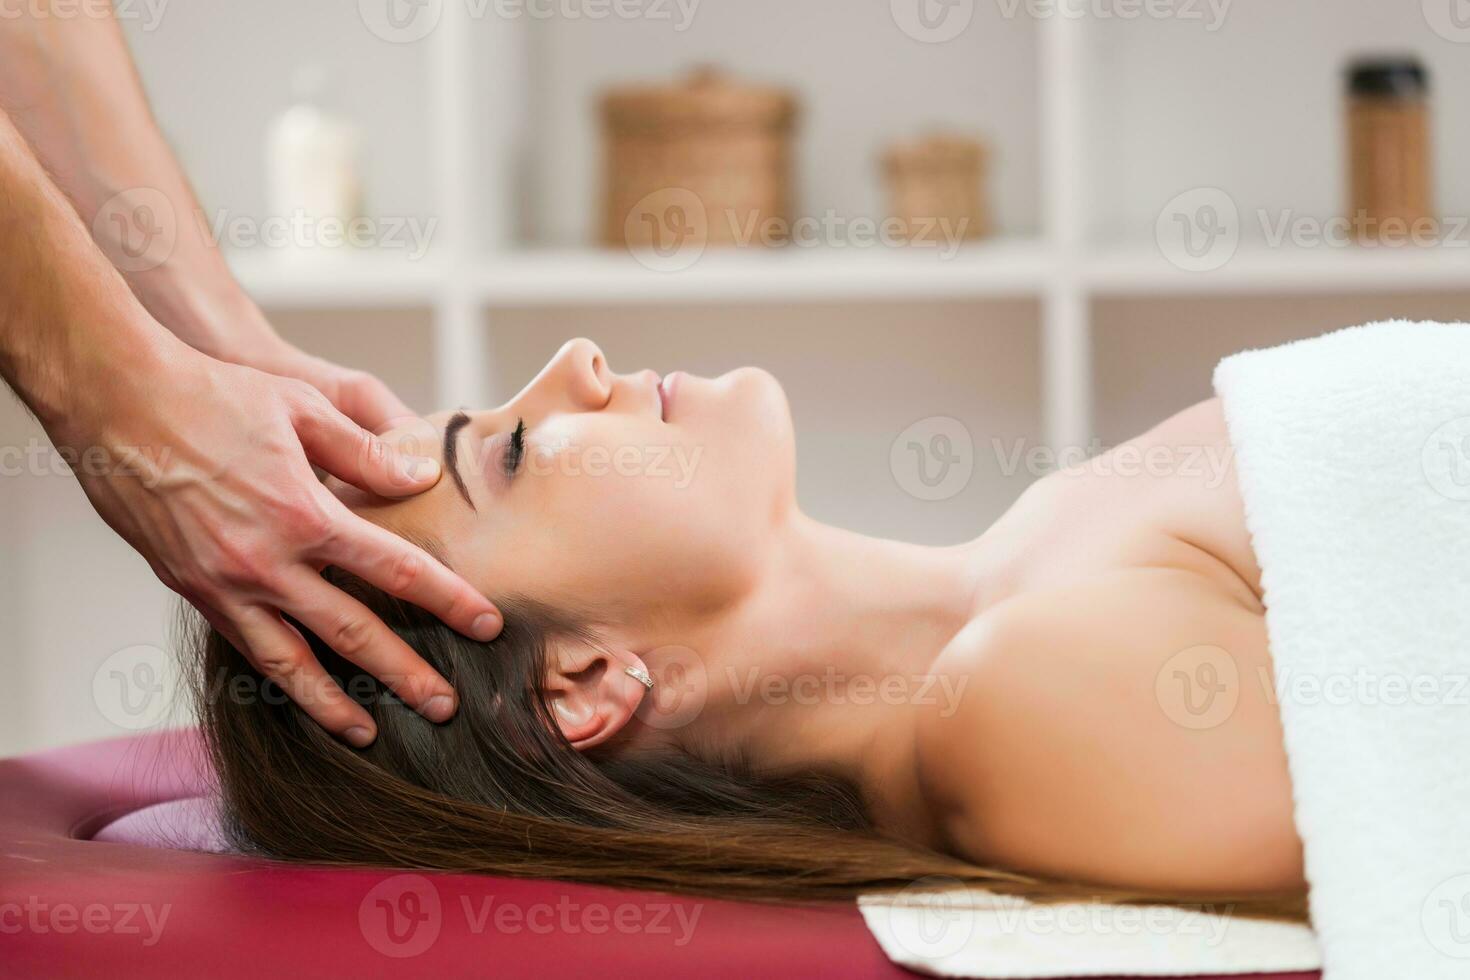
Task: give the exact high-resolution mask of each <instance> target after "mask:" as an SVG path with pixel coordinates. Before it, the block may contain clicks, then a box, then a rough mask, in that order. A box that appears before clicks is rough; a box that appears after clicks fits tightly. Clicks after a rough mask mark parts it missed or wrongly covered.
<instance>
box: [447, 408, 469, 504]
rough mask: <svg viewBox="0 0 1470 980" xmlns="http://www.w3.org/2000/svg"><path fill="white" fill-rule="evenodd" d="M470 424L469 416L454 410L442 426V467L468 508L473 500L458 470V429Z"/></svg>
mask: <svg viewBox="0 0 1470 980" xmlns="http://www.w3.org/2000/svg"><path fill="white" fill-rule="evenodd" d="M469 424H470V417H469V416H468V415H466V414H465V413H464V412H455V413H454V415H453V416H451V417H450V419H449V422H448V424H446V425H445V426H444V468H445V469H446V470H448V471H449V476H450V478H451V479H453V480H454V485H455V486H456V487H458V488H459V495H460V496H461V497H463V498H464V502H465V503H467V504H469V505H470V510H474V509H475V502H474V501H473V500H471V499H470V491H469V489H468V488H467V487H466V486H465V485H464V477H463V476H461V475H460V472H459V431H460V430H461V429H463V428H464V427H465V426H467V425H469Z"/></svg>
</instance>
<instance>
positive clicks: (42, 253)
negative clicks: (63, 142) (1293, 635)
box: [0, 113, 178, 443]
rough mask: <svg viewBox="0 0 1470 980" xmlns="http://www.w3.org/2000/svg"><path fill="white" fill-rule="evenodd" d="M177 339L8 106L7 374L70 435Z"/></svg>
mask: <svg viewBox="0 0 1470 980" xmlns="http://www.w3.org/2000/svg"><path fill="white" fill-rule="evenodd" d="M177 345H178V342H177V341H175V340H174V339H173V338H172V337H170V336H169V335H168V334H167V333H166V332H165V331H164V330H162V329H161V328H160V327H159V326H158V325H157V323H155V322H154V321H153V320H152V318H151V317H150V316H149V315H148V313H147V312H146V311H145V310H144V309H143V308H142V307H141V306H140V304H139V303H138V301H137V299H136V298H135V297H134V296H133V294H132V293H131V292H130V290H129V289H128V287H127V284H126V283H125V282H124V281H123V279H122V278H121V276H120V275H119V274H118V273H117V271H116V270H115V269H114V268H113V267H112V265H111V264H110V263H109V262H108V261H107V259H106V257H105V256H104V255H102V253H101V252H99V251H98V249H97V247H96V246H95V245H94V244H93V242H92V240H91V237H90V235H89V234H88V232H87V229H86V228H85V226H83V224H82V222H81V221H80V219H79V218H78V217H77V214H76V212H75V211H73V209H72V208H71V206H70V205H69V203H68V202H67V201H66V199H65V198H64V197H63V196H62V194H61V193H60V191H59V190H58V189H57V188H56V187H55V186H54V185H53V184H52V182H51V181H50V180H49V179H48V177H47V175H46V173H45V171H44V170H43V169H42V168H41V166H40V164H39V163H38V162H37V160H36V159H35V157H34V156H33V155H32V153H31V152H30V149H29V148H28V146H27V145H26V143H25V141H24V140H23V139H22V138H21V136H20V134H19V133H18V132H17V131H16V129H15V127H14V126H13V125H12V124H11V123H10V121H9V120H8V119H7V118H6V116H5V114H4V113H0V376H3V377H4V379H5V381H6V382H7V383H9V385H10V386H11V388H13V389H14V390H15V392H16V393H17V394H18V395H19V396H20V398H21V400H22V401H24V402H25V403H26V405H27V406H29V407H30V408H31V410H32V411H33V412H35V413H36V416H37V417H38V418H39V419H40V421H41V424H42V425H43V426H44V427H45V428H46V430H47V432H48V433H49V434H50V435H51V436H52V438H53V440H56V441H57V442H58V443H69V442H71V441H72V440H74V439H77V438H82V437H83V436H82V431H83V430H84V429H85V428H87V426H88V425H89V424H92V423H98V424H100V423H101V422H102V421H103V420H105V419H106V418H107V417H108V415H109V412H108V410H107V409H106V407H105V405H104V402H106V401H107V400H109V398H110V397H112V396H115V395H116V394H117V391H116V389H117V388H118V387H120V386H133V387H141V386H143V385H145V384H147V383H148V379H149V377H150V376H152V375H153V372H154V371H156V370H157V369H158V367H159V366H160V365H161V364H163V363H166V361H167V359H168V358H169V357H170V355H171V354H172V352H173V350H174V348H176V347H177Z"/></svg>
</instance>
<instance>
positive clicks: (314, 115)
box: [261, 66, 362, 259]
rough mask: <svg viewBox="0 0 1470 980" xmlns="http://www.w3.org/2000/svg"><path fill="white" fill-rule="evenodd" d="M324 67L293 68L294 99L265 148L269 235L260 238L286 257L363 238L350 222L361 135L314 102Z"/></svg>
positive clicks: (358, 196) (330, 251) (357, 201)
mask: <svg viewBox="0 0 1470 980" xmlns="http://www.w3.org/2000/svg"><path fill="white" fill-rule="evenodd" d="M325 82H326V72H325V71H323V70H322V69H321V68H320V67H317V66H311V67H305V68H301V69H299V70H297V72H296V74H295V75H294V76H293V77H292V80H291V87H292V92H293V94H294V97H295V99H296V102H295V104H294V105H292V106H291V107H290V108H288V109H287V110H286V111H285V112H283V113H281V114H280V116H278V117H277V118H276V120H275V122H274V123H272V124H271V127H270V133H269V136H268V139H267V147H266V173H267V181H266V183H267V204H268V207H269V214H270V220H271V222H272V223H273V224H275V225H276V228H275V230H274V233H269V232H267V230H266V229H262V235H261V238H262V242H263V244H266V245H267V246H270V247H271V250H272V251H274V252H277V253H280V254H284V255H288V256H289V257H291V258H293V259H295V258H301V257H304V256H306V255H325V256H332V255H338V254H341V253H342V251H343V249H344V247H345V246H346V245H348V244H351V243H352V242H353V241H355V240H360V239H361V237H362V232H361V229H357V230H354V226H353V222H354V221H355V219H357V218H358V217H360V216H361V214H362V180H361V176H360V170H359V164H358V158H359V152H360V149H361V146H362V137H361V133H360V131H359V130H358V128H357V127H356V126H354V125H353V124H352V123H350V122H348V121H346V120H344V119H341V118H339V117H336V116H333V115H331V114H330V113H328V112H327V111H326V110H325V109H323V108H322V107H321V105H320V101H321V95H322V91H323V89H324V88H325Z"/></svg>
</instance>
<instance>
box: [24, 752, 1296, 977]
mask: <svg viewBox="0 0 1470 980" xmlns="http://www.w3.org/2000/svg"><path fill="white" fill-rule="evenodd" d="M205 776H206V770H205V769H204V767H203V765H202V762H201V753H200V747H199V743H198V740H197V738H196V737H195V735H194V733H192V732H188V731H181V732H168V733H163V734H155V735H144V736H138V737H131V738H122V739H114V740H110V741H105V742H95V743H91V744H87V745H80V746H75V747H72V748H67V749H60V750H56V751H52V752H46V753H41V754H38V755H32V756H24V757H21V758H15V759H7V760H3V761H0V963H3V970H0V972H3V973H4V974H5V975H7V976H47V977H96V976H106V977H108V978H109V980H125V978H129V977H160V976H208V977H210V978H211V980H231V978H236V977H241V978H243V977H259V976H275V975H285V976H293V975H307V976H319V975H335V976H368V975H373V976H386V975H389V974H390V973H391V974H394V975H397V974H406V975H428V976H523V975H534V976H536V977H537V978H538V980H555V978H559V977H579V976H585V975H587V974H589V973H597V974H604V975H609V976H628V975H633V976H637V975H654V974H662V973H667V974H670V975H675V976H681V975H690V974H698V975H700V976H709V977H732V978H734V977H739V978H745V977H750V976H762V977H765V976H770V977H783V976H793V977H844V978H846V977H859V978H861V977H888V978H897V977H904V976H908V975H909V974H907V973H905V972H904V971H902V970H900V969H899V968H897V967H895V966H893V965H892V964H891V963H889V962H888V960H887V959H885V958H884V956H883V954H882V952H881V951H880V950H879V949H878V945H877V943H875V942H874V941H873V939H872V937H871V936H870V935H869V934H868V931H867V929H866V927H865V926H864V925H863V922H862V918H861V916H860V915H859V914H858V912H857V909H856V908H855V907H853V906H842V907H838V908H821V909H791V908H777V907H768V906H759V905H749V904H741V903H736V902H721V901H708V900H700V899H690V898H674V897H670V896H665V895H658V894H652V893H644V892H628V891H618V890H615V889H610V888H596V887H591V886H585V885H573V884H566V883H562V882H553V881H524V880H511V879H502V878H491V877H485V876H477V875H422V874H405V873H397V872H393V871H370V870H359V869H342V868H322V867H307V866H295V865H285V864H277V863H273V862H268V861H262V860H258V859H254V858H246V857H241V856H238V855H232V854H213V853H197V852H194V851H189V850H179V849H172V848H169V847H162V846H148V845H159V844H167V843H170V842H172V843H185V844H187V843H188V841H181V840H178V839H174V840H172V841H170V840H168V839H166V838H167V836H168V833H173V832H177V831H179V830H180V829H181V828H183V827H186V826H192V828H193V830H195V831H200V830H201V829H202V830H204V831H207V830H208V827H209V824H208V820H207V818H206V817H205V816H203V815H202V814H201V811H200V810H199V809H198V807H199V804H198V803H194V804H189V803H187V802H178V801H186V800H188V799H189V798H195V797H200V796H203V795H204V794H205V793H206V792H207V779H206V778H205ZM169 801H176V802H175V803H174V804H173V805H172V806H169V805H167V804H168V802H169ZM161 804H163V806H160V805H161ZM191 806H192V807H193V808H194V810H193V812H192V814H191V813H190V812H189V807H191ZM127 814H133V815H134V817H133V819H132V820H131V821H129V822H120V820H119V818H122V817H124V816H125V815H127ZM175 818H178V819H175ZM190 820H193V821H195V822H194V823H193V824H190V823H189V821H190ZM201 821H202V822H201ZM150 832H153V833H152V836H150ZM161 833H162V834H163V836H160V834H161ZM94 835H95V839H91V838H93V837H94ZM185 836H187V835H185ZM104 838H105V839H104ZM209 839H210V838H209V836H208V834H207V833H203V834H200V835H196V836H195V837H193V838H190V840H192V841H193V842H194V843H196V844H197V843H199V842H201V841H202V842H206V843H207V842H208V841H209ZM1308 977H1316V974H1310V975H1309V974H1293V975H1291V976H1290V977H1287V975H1281V976H1280V977H1276V978H1272V980H1308Z"/></svg>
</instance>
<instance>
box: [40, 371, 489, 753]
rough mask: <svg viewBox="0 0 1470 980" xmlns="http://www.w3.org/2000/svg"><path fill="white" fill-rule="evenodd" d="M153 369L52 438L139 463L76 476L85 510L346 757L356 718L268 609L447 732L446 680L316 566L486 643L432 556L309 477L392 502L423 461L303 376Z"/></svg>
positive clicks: (466, 595) (367, 726)
mask: <svg viewBox="0 0 1470 980" xmlns="http://www.w3.org/2000/svg"><path fill="white" fill-rule="evenodd" d="M159 357H160V362H159V363H158V364H156V365H155V367H156V369H157V371H156V373H155V372H153V371H150V372H149V374H150V375H151V376H149V377H139V376H137V375H136V374H133V373H124V372H119V373H118V374H117V375H116V376H114V377H112V378H109V379H108V384H107V388H108V390H107V392H106V394H105V397H99V399H97V405H98V410H97V411H95V412H91V413H89V412H85V411H83V412H81V413H79V416H80V418H79V424H72V423H69V424H68V426H67V429H68V430H69V431H67V432H66V433H65V434H64V438H65V441H66V442H67V443H70V444H72V445H73V447H74V448H77V449H78V450H80V448H81V447H83V446H93V445H95V446H102V447H103V448H104V449H106V450H107V452H108V458H109V459H112V460H120V459H123V458H125V457H128V456H129V454H130V453H131V452H132V451H133V450H141V455H142V457H143V458H145V459H146V460H147V461H148V464H149V465H148V466H147V469H146V471H145V472H143V473H141V474H139V473H136V472H115V471H114V470H116V469H117V468H116V467H104V468H101V472H100V473H95V474H89V473H88V472H87V469H88V468H87V467H78V468H77V470H78V476H79V478H80V479H81V482H82V485H83V488H84V489H85V490H86V493H87V496H88V497H89V498H90V499H91V501H92V503H93V505H94V506H95V507H96V508H97V511H98V513H100V514H101V515H102V517H103V518H104V519H105V520H106V521H107V523H108V524H110V525H111V526H112V527H113V528H114V529H115V530H116V531H117V532H118V533H119V534H121V535H122V536H123V537H124V538H126V539H127V541H128V542H129V543H130V544H132V545H133V547H134V548H136V549H137V550H138V551H139V552H140V553H142V554H143V556H144V557H145V558H147V559H148V561H149V563H150V564H151V565H152V567H153V569H154V571H155V572H156V573H157V574H158V577H159V578H160V579H162V581H163V582H164V583H165V584H166V585H168V586H169V587H170V588H171V589H173V590H174V591H176V592H178V593H179V594H180V595H182V596H184V598H186V599H188V600H189V601H190V602H191V603H193V604H194V605H195V606H196V607H198V608H199V609H200V611H201V612H203V614H204V615H205V616H206V617H207V618H208V619H209V621H210V623H212V624H213V625H214V626H215V627H216V628H217V629H219V630H220V631H221V632H222V633H224V635H225V636H226V637H227V638H228V639H229V640H230V641H231V642H232V643H234V644H235V646H236V647H237V648H238V649H239V650H240V651H241V652H242V653H243V654H244V655H245V656H246V657H247V658H248V659H249V661H250V662H251V663H252V664H253V665H254V666H255V668H256V669H257V670H259V671H260V672H261V673H262V674H263V675H265V676H266V677H268V678H270V679H271V680H273V681H275V682H276V683H277V684H278V685H279V686H280V687H281V688H282V690H283V691H285V692H286V694H287V695H288V696H289V697H291V698H292V699H293V700H295V701H296V703H297V704H299V705H300V706H301V707H302V708H303V709H305V710H306V712H307V713H308V714H310V715H311V716H312V717H313V718H315V719H316V720H317V721H318V722H319V723H320V724H321V725H322V726H323V727H325V728H326V729H328V730H329V731H331V732H333V733H336V734H337V735H339V736H341V737H343V738H345V739H346V740H347V741H349V742H350V743H352V744H354V745H359V746H361V745H366V744H368V743H369V742H371V741H372V739H373V738H374V737H375V736H376V731H375V729H374V727H373V724H372V721H371V719H370V718H369V717H368V714H367V712H366V711H364V710H363V709H362V708H361V707H360V706H359V705H357V704H356V703H355V702H353V701H352V700H350V699H349V698H348V697H347V696H346V695H345V694H344V693H343V692H342V691H341V689H340V688H338V687H337V685H336V684H335V683H334V682H333V681H332V680H331V678H330V677H329V676H328V675H327V673H326V671H325V670H324V669H323V667H322V666H321V664H320V663H318V662H317V660H316V658H315V657H314V656H312V654H311V651H310V648H309V647H308V646H307V644H306V642H305V641H304V640H303V639H302V637H301V635H300V634H299V633H298V632H297V631H296V630H294V629H293V628H292V627H291V626H290V625H289V624H288V623H286V622H285V621H284V620H283V619H282V616H281V614H282V613H287V614H289V615H290V616H292V617H294V618H295V619H296V620H298V621H299V622H300V623H301V624H302V625H304V626H305V627H306V628H307V629H309V630H311V631H312V632H313V633H315V634H316V635H317V636H319V637H320V638H321V639H322V640H323V641H324V642H326V643H327V644H328V645H330V646H331V647H332V648H333V649H334V650H336V651H337V652H338V653H340V654H341V655H342V656H344V657H346V658H347V659H348V660H351V661H352V662H354V663H356V664H358V665H359V666H361V667H362V668H363V669H364V670H366V671H368V672H369V673H371V674H373V675H374V676H376V677H378V678H379V679H381V680H382V681H383V682H384V683H386V684H387V685H388V686H389V687H390V688H392V689H393V691H394V692H395V693H396V694H398V695H399V696H400V697H402V698H403V700H404V701H405V702H406V703H408V704H409V705H411V706H413V707H415V708H416V709H418V710H419V711H420V713H422V714H423V715H424V716H425V717H427V718H429V719H431V720H433V721H443V720H446V719H448V718H449V717H450V716H451V715H452V714H453V713H454V710H455V701H454V692H453V690H452V689H451V688H450V686H449V684H448V683H447V682H445V680H444V679H443V678H442V677H440V676H439V675H438V674H437V673H436V672H435V671H433V670H432V669H431V668H430V667H429V666H428V665H427V664H425V663H424V662H423V660H422V659H420V658H419V656H418V655H417V654H415V653H414V652H413V650H411V649H410V648H409V647H408V645H407V644H405V643H404V642H403V641H402V640H401V639H399V638H398V637H397V636H396V635H395V634H394V633H393V632H392V631H391V630H389V629H388V628H387V627H386V626H385V625H384V624H383V623H382V622H381V621H380V620H379V619H378V618H377V617H376V616H374V615H373V614H372V613H371V612H369V610H368V609H367V608H366V607H365V606H363V605H362V604H361V603H360V602H358V601H357V600H355V599H353V598H351V597H350V596H348V595H347V594H346V593H344V592H342V591H340V590H338V589H336V588H334V587H332V586H331V585H329V584H328V583H327V582H326V581H325V580H323V579H322V577H321V575H320V571H321V569H322V568H323V567H324V566H326V565H335V566H337V567H339V568H342V569H344V570H345V571H348V572H351V573H353V574H354V575H357V576H358V577H360V578H362V579H363V580H365V581H367V582H369V583H371V584H372V585H375V586H377V587H378V588H380V589H383V590H384V591H386V592H388V593H390V594H392V595H395V596H398V597H400V598H402V599H405V600H407V601H409V602H412V603H414V604H416V605H419V606H421V607H423V608H424V609H427V610H428V611H430V612H432V613H434V614H435V615H437V616H438V617H439V618H441V619H442V620H444V621H445V622H446V623H448V624H449V625H450V626H451V627H453V628H455V629H457V630H459V631H461V632H463V633H465V634H468V635H471V636H474V637H476V638H479V639H490V638H493V637H494V635H495V634H496V633H498V632H499V630H500V626H501V619H500V616H499V613H498V612H497V611H496V610H495V608H494V607H493V606H492V605H491V604H490V602H489V600H487V599H486V598H485V597H484V596H482V595H481V594H480V593H479V592H477V591H476V590H475V589H474V588H472V587H471V586H470V585H469V584H468V583H466V582H464V581H463V580H462V579H460V578H459V577H458V576H457V575H455V574H454V573H452V572H451V571H449V570H448V569H447V568H445V567H444V566H443V565H441V564H440V563H439V562H437V561H435V560H434V559H433V558H432V557H431V556H429V555H428V554H426V553H425V552H423V551H422V550H420V549H419V548H417V547H415V546H414V545H412V544H410V543H408V542H407V541H405V540H403V539H402V538H400V537H398V536H397V535H395V534H392V533H391V532H389V531H386V530H384V529H383V528H380V527H378V526H376V525H374V524H372V523H370V522H368V521H366V520H364V519H362V518H360V517H358V516H357V515H355V514H353V513H352V512H351V511H350V510H348V509H347V507H346V506H344V505H343V504H342V503H341V502H340V501H339V500H338V499H337V498H336V497H335V496H333V495H332V493H331V492H330V491H328V490H327V489H326V488H325V487H324V486H322V484H321V483H320V482H319V481H318V480H317V478H316V476H315V475H314V474H313V472H312V468H311V466H312V464H315V465H317V466H319V467H321V468H322V469H324V470H326V471H327V472H329V473H331V474H332V475H334V476H336V477H338V478H339V479H341V480H344V481H345V482H347V483H351V484H353V485H355V486H358V487H360V488H362V489H364V490H367V491H370V492H373V493H376V494H380V495H383V496H391V497H401V496H407V495H411V494H414V493H418V492H422V491H423V490H425V489H427V488H428V487H430V486H432V485H433V484H434V483H435V482H436V481H437V480H438V478H439V473H440V467H439V463H438V461H437V460H430V459H421V458H412V457H408V456H405V455H402V454H400V453H398V452H396V451H395V450H394V449H393V448H392V447H391V446H388V445H387V444H386V443H385V442H383V441H382V440H380V439H378V438H376V437H375V436H373V435H372V434H371V433H370V432H368V431H366V430H365V429H363V428H361V427H360V426H359V425H357V424H355V423H354V422H352V421H351V420H349V419H348V418H347V417H346V415H344V414H343V413H342V412H341V411H339V410H338V409H337V408H336V407H334V406H333V404H332V402H331V401H330V400H329V399H328V398H327V396H326V395H324V394H322V393H321V392H320V391H319V390H317V388H315V387H313V386H312V385H310V384H308V383H306V382H304V381H298V380H294V379H289V378H282V377H278V376H274V375H271V374H267V373H265V372H263V371H259V370H255V369H253V368H249V367H244V366H241V365H236V364H228V363H224V362H221V361H219V360H216V359H214V358H211V357H208V356H206V355H204V354H201V353H199V352H197V351H194V350H191V349H189V348H188V347H186V346H184V345H183V344H179V343H173V344H171V345H169V346H168V347H167V348H166V350H165V351H164V352H163V353H161V354H160V355H159ZM380 400H381V399H380ZM397 407H398V406H394V405H388V406H387V408H388V410H390V411H391V410H395V409H396V408H397ZM375 410H381V409H375ZM361 417H364V418H370V417H371V414H365V415H363V416H361ZM92 469H97V468H95V467H93V468H92ZM122 469H124V470H126V469H127V468H126V467H123V468H122Z"/></svg>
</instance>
